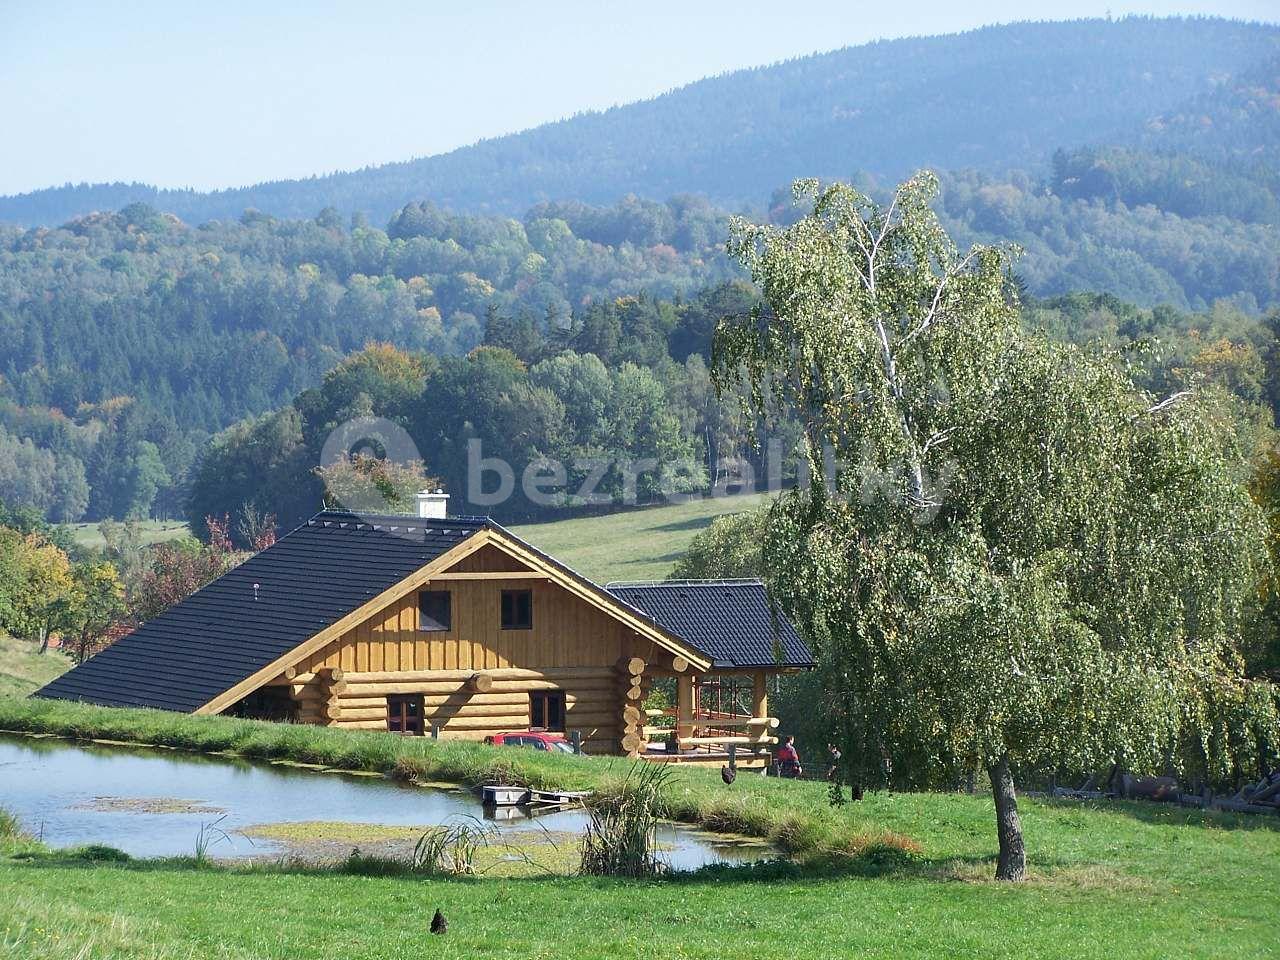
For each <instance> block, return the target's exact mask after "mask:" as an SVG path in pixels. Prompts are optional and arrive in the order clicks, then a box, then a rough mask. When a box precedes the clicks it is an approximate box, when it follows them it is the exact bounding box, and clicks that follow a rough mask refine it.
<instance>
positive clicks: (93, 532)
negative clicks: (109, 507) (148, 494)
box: [67, 520, 190, 548]
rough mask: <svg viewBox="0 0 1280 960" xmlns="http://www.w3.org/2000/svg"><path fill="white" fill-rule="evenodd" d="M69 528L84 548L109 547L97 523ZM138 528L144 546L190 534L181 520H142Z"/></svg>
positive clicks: (72, 525) (71, 525)
mask: <svg viewBox="0 0 1280 960" xmlns="http://www.w3.org/2000/svg"><path fill="white" fill-rule="evenodd" d="M67 527H68V528H69V529H70V530H71V535H72V536H73V537H75V540H76V543H78V544H80V545H81V546H82V547H91V548H99V547H105V546H106V545H107V541H106V540H104V539H103V537H102V534H101V533H100V532H99V531H98V525H97V524H96V523H69V524H67ZM138 527H139V529H140V531H141V537H142V542H143V543H144V544H146V543H163V542H164V541H166V540H176V539H178V538H179V537H185V536H186V535H187V534H188V533H189V532H190V531H189V529H188V528H187V525H186V524H185V523H183V522H182V521H180V520H140V521H138Z"/></svg>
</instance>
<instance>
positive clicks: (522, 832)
mask: <svg viewBox="0 0 1280 960" xmlns="http://www.w3.org/2000/svg"><path fill="white" fill-rule="evenodd" d="M512 749H516V748H512ZM0 807H4V808H5V809H7V810H8V811H9V812H11V813H13V814H14V815H16V816H17V818H18V820H19V822H20V823H21V824H22V826H23V829H25V830H26V831H27V832H28V833H30V834H32V835H33V836H36V837H39V838H40V839H41V840H43V841H44V842H45V843H47V844H49V845H50V846H52V847H69V846H78V845H80V844H89V843H98V844H104V845H106V846H111V847H115V848H117V849H119V850H123V851H125V852H126V853H128V854H130V855H132V856H135V857H159V856H179V855H187V856H189V855H191V854H192V853H193V852H194V851H195V848H196V843H197V839H198V837H200V835H201V831H202V829H203V830H204V833H205V837H206V839H207V840H211V842H210V845H209V847H208V853H209V855H210V856H212V857H216V858H218V859H235V858H242V857H274V856H279V855H282V854H286V853H290V852H296V851H295V850H294V848H292V847H291V846H290V845H289V843H287V842H281V841H280V840H276V839H271V838H269V837H268V838H264V837H263V836H261V835H256V836H249V835H246V833H244V832H242V831H245V830H248V829H249V828H251V827H255V826H258V825H263V824H270V825H280V824H290V823H293V824H308V823H314V822H322V823H336V824H351V825H360V824H366V825H371V829H370V836H371V838H372V837H374V836H376V835H377V834H378V833H379V831H378V830H375V829H373V825H377V826H378V827H381V828H385V827H424V828H425V827H429V826H434V825H438V824H440V823H443V822H446V821H451V818H452V820H453V821H456V818H458V817H482V816H484V813H483V812H482V808H481V805H480V803H479V801H478V799H477V798H476V797H475V796H474V795H473V794H472V793H470V792H469V791H466V790H461V789H458V790H451V789H439V788H432V787H415V786H411V785H408V784H401V783H397V782H395V781H391V780H386V779H384V778H382V777H368V776H361V775H358V774H343V773H321V772H319V771H317V770H312V769H305V768H299V767H294V766H287V765H280V764H273V763H265V762H255V761H248V760H240V759H236V758H230V757H211V756H205V755H202V754H196V753H185V752H178V751H168V750H154V749H147V748H131V747H120V746H107V745H101V744H96V743H95V744H84V743H77V742H71V741H66V740H58V739H53V738H32V737H19V736H9V735H0ZM513 813H514V811H508V810H499V811H498V816H499V817H500V819H494V820H493V821H492V823H491V824H490V825H491V826H492V827H493V829H494V830H496V831H497V833H498V834H499V836H500V837H518V838H522V842H527V840H528V838H530V837H532V836H533V835H534V834H537V835H551V836H556V835H558V836H560V837H564V836H565V835H567V834H572V835H577V834H580V833H581V832H582V829H583V826H584V824H585V823H586V814H585V813H583V811H581V810H565V811H560V812H556V813H546V814H542V815H540V816H538V817H537V819H536V821H535V822H534V823H531V822H530V821H529V820H528V819H526V818H524V817H522V816H519V815H515V816H512V815H513ZM502 817H512V818H511V819H501V818H502ZM253 832H256V833H259V834H260V833H261V831H253ZM266 832H267V833H268V834H270V833H272V832H274V833H275V834H276V835H277V836H279V835H280V834H281V832H282V831H281V830H280V829H275V830H274V831H272V830H268V831H266ZM283 832H284V833H287V832H288V831H287V829H285V830H284V831H283ZM386 832H387V831H385V830H382V831H381V833H383V834H385V833H386ZM359 834H360V830H359V827H358V826H356V827H354V828H351V829H348V830H346V831H344V832H343V836H344V838H345V839H346V840H348V841H349V840H351V839H352V838H353V837H354V838H355V839H357V840H358V839H359ZM658 839H659V844H660V846H661V847H662V855H663V857H664V858H665V859H666V860H667V862H668V863H669V864H670V866H671V867H672V868H673V869H677V870H693V869H697V868H698V867H701V866H705V865H707V864H712V863H739V862H746V861H750V860H759V859H764V858H766V857H769V856H772V855H773V851H772V850H771V848H769V847H767V846H763V845H760V844H757V843H752V842H745V843H739V842H735V841H733V840H732V839H729V838H724V837H720V836H718V835H715V834H708V833H704V832H702V831H698V830H694V829H692V828H689V827H684V826H680V825H677V824H668V825H664V826H663V827H662V828H661V829H660V832H659V838H658ZM513 842H515V841H513ZM353 845H359V844H358V843H355V844H353V843H350V842H348V843H347V847H348V849H349V848H350V846H353ZM410 845H411V844H410ZM362 849H363V848H362Z"/></svg>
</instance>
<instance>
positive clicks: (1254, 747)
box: [716, 175, 1280, 878]
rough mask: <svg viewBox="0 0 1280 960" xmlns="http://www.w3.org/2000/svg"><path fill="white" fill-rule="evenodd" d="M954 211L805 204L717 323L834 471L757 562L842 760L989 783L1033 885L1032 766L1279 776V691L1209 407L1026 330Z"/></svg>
mask: <svg viewBox="0 0 1280 960" xmlns="http://www.w3.org/2000/svg"><path fill="white" fill-rule="evenodd" d="M936 189H937V185H936V181H935V180H934V179H933V178H932V177H931V176H929V175H919V176H917V177H915V178H913V179H912V180H910V181H908V182H907V183H906V184H904V185H903V186H902V187H901V188H899V190H898V191H896V193H895V195H894V197H893V200H892V202H891V203H890V204H889V205H887V206H883V207H882V206H879V205H877V204H875V203H873V202H871V201H870V200H868V199H867V198H866V197H865V196H863V195H861V194H859V193H858V192H857V191H855V190H853V189H851V188H849V187H845V186H834V187H830V188H827V189H819V188H818V187H817V185H816V184H814V183H812V182H801V183H799V184H797V194H798V196H800V197H802V198H808V199H809V200H811V202H812V207H811V212H810V213H809V214H808V215H806V216H805V217H803V218H802V219H800V220H798V221H797V222H795V223H794V224H793V225H792V226H790V227H788V228H786V229H779V228H776V227H773V226H769V225H764V226H760V225H755V224H752V223H749V222H747V221H744V220H739V221H736V222H735V224H734V228H733V234H732V240H731V250H732V252H733V253H734V254H735V255H736V256H738V257H739V258H740V259H741V260H742V262H743V263H744V265H746V266H747V267H748V268H749V269H750V270H751V272H752V275H753V277H754V278H755V280H756V282H757V283H758V284H759V285H760V288H761V290H762V292H763V304H762V306H761V307H760V308H759V309H758V310H756V311H755V312H754V313H753V315H752V316H750V317H748V318H745V319H739V320H731V321H729V322H727V323H726V324H725V325H724V326H723V327H722V328H721V330H720V332H719V333H718V336H717V344H716V347H717V370H718V372H719V375H720V377H721V378H722V381H723V382H726V383H730V382H732V378H733V377H734V376H736V372H737V371H738V370H739V368H740V367H745V368H746V370H747V371H748V373H749V376H750V379H751V382H752V384H753V403H754V405H755V406H756V408H760V407H761V405H762V404H763V403H764V400H765V394H766V390H767V391H768V393H769V394H771V395H772V396H773V397H774V398H775V399H779V400H781V402H782V403H784V404H785V405H787V406H788V407H790V408H791V409H793V410H794V411H795V413H796V415H797V416H798V417H799V419H800V420H801V422H802V423H803V424H804V428H805V432H804V444H805V449H806V454H807V458H808V462H809V468H810V471H811V474H812V476H814V477H819V478H821V477H823V474H824V463H825V462H830V460H831V458H830V457H824V453H825V452H826V451H828V450H830V451H832V452H833V453H834V462H835V463H836V465H837V466H836V469H835V470H834V471H832V473H834V475H832V476H827V477H826V480H827V482H826V483H824V482H816V483H813V484H810V485H808V486H807V487H805V488H801V489H797V490H796V491H794V492H792V493H790V494H788V495H786V496H784V497H783V498H782V499H781V500H780V501H779V502H778V504H777V505H776V507H775V508H774V510H773V511H772V512H771V514H770V518H769V529H768V537H767V541H766V547H765V551H766V558H767V560H768V564H769V567H770V569H771V573H772V578H773V581H774V583H775V585H776V586H777V588H778V589H779V590H780V591H781V594H782V595H783V596H784V597H785V598H786V599H787V602H788V603H789V604H790V606H791V607H792V609H793V610H794V611H795V612H796V614H797V616H798V618H799V619H800V621H801V623H802V624H803V625H804V627H805V629H806V632H807V633H808V634H809V635H810V636H811V637H812V638H814V639H815V640H816V641H817V642H818V645H819V646H820V648H821V649H822V651H823V655H824V657H826V658H827V660H828V662H829V664H830V667H831V671H830V673H831V676H832V677H834V678H835V682H836V683H837V684H838V685H839V693H840V697H839V703H840V706H841V708H842V711H843V714H842V716H841V717H840V722H841V723H842V725H843V727H844V731H845V735H846V737H847V739H848V740H849V746H850V747H851V748H852V749H851V751H850V752H851V754H852V755H853V756H855V757H858V758H861V760H862V762H863V763H864V765H867V766H873V765H879V764H880V763H881V762H882V760H883V758H884V757H889V758H891V759H892V761H893V764H894V769H895V770H897V771H902V772H903V774H905V775H906V776H908V777H910V778H911V779H912V780H914V782H916V783H921V784H927V783H946V782H956V781H957V780H959V779H960V778H962V777H963V776H965V775H966V773H967V772H971V771H972V770H973V769H974V768H975V767H980V768H985V769H986V770H987V771H988V772H989V773H990V775H991V779H992V786H993V791H994V794H995V798H996V803H997V810H998V818H997V825H998V832H999V837H1000V847H1001V859H1000V864H999V867H998V875H999V876H1002V877H1007V878H1018V877H1020V876H1021V875H1022V873H1023V870H1024V865H1023V860H1022V840H1021V832H1020V828H1019V827H1018V824H1017V814H1016V804H1015V803H1014V793H1013V776H1014V773H1015V772H1016V771H1018V770H1024V771H1025V770H1031V769H1035V768H1040V769H1054V768H1058V767H1061V768H1065V769H1072V770H1079V769H1088V768H1091V767H1096V766H1099V765H1105V764H1109V763H1111V762H1119V763H1121V764H1123V765H1125V766H1126V767H1128V768H1131V769H1134V770H1152V769H1155V770H1162V769H1163V768H1164V766H1165V765H1166V764H1174V765H1176V766H1178V767H1180V768H1181V769H1184V770H1186V771H1188V772H1190V773H1194V774H1198V775H1201V776H1207V777H1211V778H1217V779H1221V778H1227V777H1230V776H1231V775H1232V774H1234V773H1235V772H1237V771H1239V770H1243V769H1251V768H1253V767H1255V766H1256V764H1258V763H1259V762H1260V761H1261V762H1266V760H1267V759H1269V758H1272V757H1274V756H1275V752H1276V749H1277V747H1278V746H1280V729H1278V728H1277V722H1276V703H1275V692H1274V690H1273V689H1271V688H1270V687H1269V686H1268V685H1264V684H1257V683H1252V682H1249V681H1247V680H1246V679H1245V678H1244V675H1243V659H1242V653H1241V640H1240V637H1241V629H1242V623H1243V619H1244V616H1245V613H1246V607H1247V605H1248V603H1249V601H1250V600H1251V598H1252V597H1253V596H1255V590H1256V586H1257V584H1258V582H1259V578H1260V574H1261V571H1262V569H1263V565H1264V563H1265V556H1264V555H1263V549H1262V548H1263V542H1264V526H1263V522H1262V518H1261V514H1260V512H1259V511H1258V509H1257V508H1256V506H1255V505H1254V503H1253V501H1252V500H1251V499H1250V497H1249V495H1248V492H1247V490H1246V487H1245V483H1244V481H1245V480H1246V479H1247V462H1246V459H1245V456H1244V455H1243V452H1242V451H1241V450H1240V449H1239V446H1238V444H1237V442H1236V441H1237V438H1236V434H1235V432H1234V431H1233V430H1231V429H1229V428H1230V426H1231V422H1230V419H1229V418H1228V417H1225V416H1224V415H1223V413H1222V411H1221V409H1220V407H1219V406H1218V405H1216V404H1215V403H1214V402H1213V400H1212V398H1211V397H1209V396H1208V395H1206V394H1204V393H1201V392H1198V391H1194V390H1191V391H1186V392H1183V393H1179V394H1175V395H1173V396H1170V397H1167V398H1163V399H1162V398H1158V397H1155V396H1153V395H1151V394H1150V393H1149V392H1147V391H1145V390H1143V389H1142V388H1141V387H1140V386H1139V385H1138V384H1137V383H1136V382H1135V379H1134V375H1133V372H1132V371H1131V369H1129V368H1128V367H1127V366H1126V364H1125V363H1124V362H1123V361H1122V358H1121V357H1119V356H1117V355H1114V354H1104V353H1098V352H1095V351H1086V350H1082V349H1079V348H1076V347H1072V346H1069V345H1063V344H1060V343H1055V342H1052V341H1050V340H1048V339H1047V338H1046V337H1044V336H1043V335H1039V334H1035V333H1028V332H1025V331H1024V330H1023V329H1022V327H1021V325H1020V323H1019V310H1018V304H1017V299H1016V295H1013V294H1012V293H1011V286H1010V284H1009V282H1008V266H1009V259H1008V256H1007V254H1006V252H1004V251H1001V250H999V249H996V248H992V247H981V246H979V247H974V248H973V249H971V250H970V251H969V252H968V253H965V254H963V255H962V254H961V253H960V252H958V251H957V249H956V247H955V246H954V244H953V243H952V242H951V240H950V239H949V237H948V236H947V235H946V233H945V232H944V231H943V229H942V227H941V226H940V224H939V222H938V219H937V217H936V215H935V214H934V212H933V210H932V209H931V207H930V202H931V201H932V199H933V197H934V195H935V193H936Z"/></svg>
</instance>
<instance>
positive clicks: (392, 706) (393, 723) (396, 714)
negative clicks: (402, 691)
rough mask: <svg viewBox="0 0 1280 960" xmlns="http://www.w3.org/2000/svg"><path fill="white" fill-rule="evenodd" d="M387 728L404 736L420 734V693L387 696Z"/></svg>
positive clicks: (421, 731) (421, 730)
mask: <svg viewBox="0 0 1280 960" xmlns="http://www.w3.org/2000/svg"><path fill="white" fill-rule="evenodd" d="M387 729H388V730H389V731H390V732H391V733H399V734H404V735H405V736H410V737H420V736H422V734H423V728H422V695H421V694H416V693H413V694H407V695H401V696H395V697H387Z"/></svg>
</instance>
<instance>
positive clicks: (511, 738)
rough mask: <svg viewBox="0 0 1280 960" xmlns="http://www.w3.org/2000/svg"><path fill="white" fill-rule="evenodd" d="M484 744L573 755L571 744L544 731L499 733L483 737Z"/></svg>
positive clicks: (560, 736) (555, 734)
mask: <svg viewBox="0 0 1280 960" xmlns="http://www.w3.org/2000/svg"><path fill="white" fill-rule="evenodd" d="M484 742H485V743H491V744H494V745H495V746H505V747H531V748H533V749H534V750H552V751H555V750H559V751H560V752H561V753H573V744H571V743H570V742H569V741H568V740H566V739H565V738H564V736H563V735H562V734H559V733H547V732H546V731H545V730H521V731H519V732H518V733H499V734H497V735H496V736H492V737H485V738H484Z"/></svg>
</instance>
